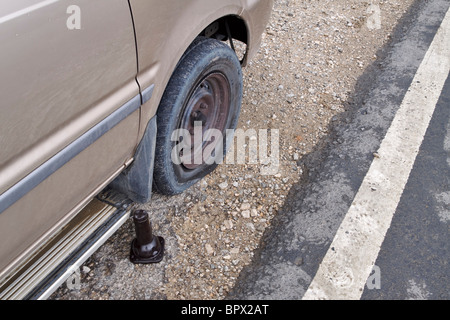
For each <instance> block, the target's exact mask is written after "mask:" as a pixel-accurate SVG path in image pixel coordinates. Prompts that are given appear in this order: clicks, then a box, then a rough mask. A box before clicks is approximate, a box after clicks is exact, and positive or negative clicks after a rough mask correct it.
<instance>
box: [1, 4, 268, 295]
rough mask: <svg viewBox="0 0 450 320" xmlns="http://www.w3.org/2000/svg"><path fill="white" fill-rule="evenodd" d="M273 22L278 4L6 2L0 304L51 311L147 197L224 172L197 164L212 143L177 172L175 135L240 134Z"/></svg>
mask: <svg viewBox="0 0 450 320" xmlns="http://www.w3.org/2000/svg"><path fill="white" fill-rule="evenodd" d="M271 9H272V0H165V1H156V0H129V1H126V0H74V1H65V0H14V1H2V3H1V4H0V43H1V50H0V97H1V102H0V298H1V299H45V298H47V297H48V296H49V295H50V294H51V293H52V292H53V291H54V290H55V289H56V288H58V286H59V285H61V283H63V282H64V281H65V279H67V277H69V276H70V275H71V274H72V273H73V272H74V270H76V269H77V268H79V266H80V265H81V264H82V263H83V262H84V261H85V260H86V259H87V258H88V257H89V256H90V255H91V254H92V253H93V252H94V250H96V249H97V248H98V247H99V246H100V245H101V244H102V243H104V242H105V240H106V239H107V238H108V237H109V236H110V235H111V234H112V233H113V232H115V231H116V230H117V229H118V228H119V227H120V225H122V224H123V223H124V222H125V221H126V220H127V219H128V218H129V217H130V211H131V208H132V207H133V203H145V202H148V201H150V199H151V194H152V186H153V190H154V189H155V188H156V189H157V191H159V192H161V193H163V194H168V195H171V194H177V193H181V192H183V191H184V190H186V189H187V188H189V187H190V186H192V185H193V184H194V183H196V182H197V181H199V180H200V179H201V178H202V177H204V176H205V175H207V174H209V173H210V172H211V171H212V170H214V168H215V166H216V165H217V162H216V161H215V162H214V163H211V162H209V161H205V159H203V160H202V161H200V162H198V161H190V160H192V159H194V158H195V157H196V156H197V154H198V153H199V152H200V153H201V152H202V151H205V148H208V147H210V145H208V144H207V143H204V144H202V145H201V146H200V150H198V148H193V151H192V157H191V156H188V157H187V156H186V154H182V152H180V153H179V154H178V156H179V157H180V159H181V161H178V162H177V161H174V159H173V157H172V156H173V154H172V153H173V150H175V149H174V146H175V145H176V142H177V141H178V142H181V141H182V139H181V138H180V139H178V140H176V139H174V137H173V132H175V131H177V129H182V130H184V131H185V132H194V131H196V130H199V128H200V130H203V131H202V132H207V130H208V129H216V130H219V131H220V132H225V131H226V130H227V129H234V128H235V127H236V124H237V121H238V116H239V112H240V107H241V99H242V92H243V90H242V70H241V67H242V66H245V65H246V63H247V61H248V60H249V59H251V58H252V56H254V54H255V53H256V51H257V50H258V48H259V45H260V41H261V35H262V33H263V31H264V29H265V27H266V24H267V22H268V19H269V16H270V13H271ZM236 43H242V45H244V44H245V47H244V53H243V54H242V55H239V58H238V54H236V53H235V50H234V49H235V44H236ZM224 137H226V135H224ZM223 139H224V140H223V141H222V142H223V143H224V145H223V146H224V148H223V149H224V150H226V143H227V142H228V140H227V139H226V138H223ZM185 142H186V141H185ZM216 142H217V141H216ZM211 143H212V142H211ZM214 150H217V149H214ZM211 155H213V154H211ZM214 156H217V154H215V155H214Z"/></svg>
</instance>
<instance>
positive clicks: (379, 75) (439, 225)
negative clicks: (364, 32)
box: [228, 0, 450, 300]
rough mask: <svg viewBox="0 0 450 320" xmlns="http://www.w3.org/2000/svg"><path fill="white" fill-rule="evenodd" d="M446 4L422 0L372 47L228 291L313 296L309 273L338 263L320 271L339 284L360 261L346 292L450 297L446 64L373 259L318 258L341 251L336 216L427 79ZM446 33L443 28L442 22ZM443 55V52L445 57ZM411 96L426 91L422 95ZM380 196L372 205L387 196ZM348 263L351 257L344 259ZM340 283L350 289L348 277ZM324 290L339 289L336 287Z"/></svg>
mask: <svg viewBox="0 0 450 320" xmlns="http://www.w3.org/2000/svg"><path fill="white" fill-rule="evenodd" d="M449 5H450V3H449V1H444V0H434V1H429V2H420V4H419V3H418V4H417V5H415V6H413V7H412V8H411V10H410V12H409V14H408V15H407V16H406V17H405V18H404V19H403V21H401V23H400V24H399V25H398V27H397V29H396V32H395V33H394V38H393V41H392V43H391V44H390V45H389V46H388V47H386V48H384V49H383V50H382V52H380V55H381V56H383V57H384V58H383V60H382V61H381V62H380V61H377V62H375V63H374V65H372V66H371V67H370V68H368V69H367V71H366V73H365V75H364V76H363V77H362V78H361V79H360V80H359V83H358V90H357V91H356V93H355V95H354V97H353V100H352V104H351V107H350V108H349V111H348V112H346V113H344V114H343V115H342V117H340V118H339V119H335V121H334V124H333V128H331V130H330V132H331V134H330V135H329V137H328V139H327V141H325V142H324V144H323V145H321V146H320V148H318V149H317V150H316V151H315V152H313V153H311V154H310V155H309V156H308V157H306V159H305V160H304V162H303V164H302V165H303V169H304V170H303V172H304V175H303V178H302V180H301V181H300V182H299V183H298V184H297V185H296V186H294V187H293V188H292V190H291V192H290V195H289V197H288V199H287V200H286V205H285V206H284V208H282V210H280V212H279V214H278V216H277V217H276V218H275V221H274V222H273V225H272V227H271V228H270V229H269V230H268V231H267V232H266V234H265V236H264V239H263V242H262V245H261V248H260V250H259V251H258V253H257V254H256V255H255V258H254V261H253V263H252V264H251V265H249V266H247V267H246V268H245V269H244V270H243V272H242V273H241V275H240V278H239V281H238V283H237V285H236V286H235V288H234V289H233V291H232V292H231V294H230V295H229V297H228V299H230V300H235V299H256V300H267V299H269V300H270V299H289V300H292V299H302V298H305V296H308V297H313V298H314V297H315V298H321V296H320V294H318V295H317V292H319V293H323V292H326V290H330V289H326V290H325V289H323V288H322V287H321V285H322V282H320V279H319V280H318V279H317V278H320V276H321V275H323V274H325V275H326V274H327V273H326V272H324V271H323V270H322V269H326V267H329V266H330V265H331V266H333V267H334V268H336V270H331V271H330V274H333V275H335V276H323V277H325V278H327V277H329V278H330V279H328V280H332V281H331V282H333V281H334V283H335V284H336V281H337V280H340V281H341V283H340V284H341V288H340V289H342V287H345V286H342V283H345V280H349V279H350V281H351V282H353V277H355V278H357V275H356V274H353V273H358V272H359V271H358V269H361V268H362V267H361V266H359V265H362V266H364V265H365V264H367V265H371V266H372V267H373V266H375V267H374V268H373V269H371V271H369V273H368V274H366V278H367V275H369V277H368V278H367V279H368V281H367V283H365V285H364V287H362V288H360V289H359V290H358V291H359V292H357V293H356V295H353V296H357V297H358V298H360V299H367V300H376V299H401V300H404V299H445V300H446V299H449V298H450V290H449V283H450V281H449V274H450V266H449V258H450V249H449V240H450V237H449V236H450V230H449V226H450V187H449V186H450V80H449V78H448V71H447V73H446V74H445V78H444V81H443V84H444V83H445V85H443V87H442V88H440V89H439V92H438V98H439V99H438V101H437V104H436V103H432V106H431V107H432V109H431V110H432V111H433V112H432V115H433V116H432V118H431V121H430V122H429V125H428V124H427V126H426V127H425V128H426V129H427V130H426V131H425V132H424V133H425V135H424V136H423V142H422V143H421V144H419V145H418V147H420V148H418V153H417V155H414V157H413V158H412V170H407V175H406V177H407V179H406V180H405V185H404V187H401V188H400V189H401V192H400V193H399V195H400V196H401V197H400V198H399V201H398V203H397V202H396V203H395V205H396V206H395V207H394V209H395V210H393V212H392V217H391V218H390V219H389V221H388V222H387V223H386V225H387V227H386V232H385V233H382V234H381V236H380V235H378V237H379V238H380V239H379V241H380V246H379V248H376V250H375V251H374V252H375V253H376V255H375V256H374V257H375V258H376V259H371V260H373V261H365V260H364V259H362V258H361V259H360V260H357V259H356V258H355V257H348V259H347V257H344V258H343V259H341V260H339V261H338V262H336V263H335V261H333V263H335V264H327V263H326V262H325V260H326V259H327V258H328V257H329V256H330V255H331V256H333V254H334V253H335V251H338V250H339V249H338V248H337V247H336V248H335V247H334V243H338V242H339V241H337V240H336V239H335V237H336V235H337V234H339V232H341V231H342V230H341V225H343V224H344V221H346V217H347V218H348V214H349V212H350V209H351V207H352V204H354V203H355V201H356V200H355V197H357V196H358V195H359V191H360V188H361V186H362V185H363V184H364V182H365V181H366V180H365V178H366V175H369V169H370V168H371V165H372V164H373V163H374V162H375V161H377V160H376V158H378V154H377V152H378V150H379V148H380V146H382V143H383V141H384V139H385V138H386V137H387V134H388V132H389V131H388V130H389V129H390V128H391V125H392V123H393V122H395V121H394V120H395V117H396V114H397V112H399V110H400V109H401V107H402V105H403V104H402V102H403V101H404V99H405V96H406V95H407V94H409V92H410V91H412V90H413V89H414V88H416V87H417V88H418V89H419V90H420V89H421V88H423V87H426V85H427V83H428V81H424V82H422V83H419V82H420V81H417V80H415V76H416V75H417V73H418V70H419V69H420V67H421V66H422V65H423V64H424V60H426V59H425V57H426V54H427V53H428V54H429V52H428V51H435V50H434V49H432V50H429V48H430V47H431V46H432V42H433V39H435V36H436V34H437V31H438V30H439V28H440V26H441V24H442V23H443V21H445V20H444V17H445V16H446V13H447V11H448V9H449ZM446 32H447V35H448V34H449V30H448V27H447V28H446ZM443 39H445V38H443ZM447 48H448V46H447ZM449 55H450V52H449V51H446V57H448V56H449ZM425 62H426V61H425ZM435 71H436V73H438V72H437V71H438V70H435ZM431 74H433V72H431ZM420 79H422V78H420ZM445 79H447V80H445ZM431 81H432V80H431V79H430V83H431ZM433 81H434V80H433ZM428 84H429V83H428ZM413 86H414V88H413ZM411 88H413V89H411ZM419 97H420V98H421V99H423V98H424V96H423V94H422V95H421V96H420V95H419ZM425 100H426V99H425ZM420 101H421V100H420V99H419V100H418V101H417V104H418V105H417V106H416V107H417V108H421V107H422V106H421V105H420V103H421V102H420ZM413 102H414V100H413ZM409 126H410V127H409V128H408V129H409V130H410V132H411V131H415V130H416V125H415V124H413V123H412V124H409ZM403 134H404V135H408V134H409V133H408V132H403ZM400 138H401V139H402V138H403V137H401V136H400ZM405 170H406V169H405ZM400 171H401V170H400ZM381 186H382V187H383V185H381ZM372 191H377V190H376V188H373V190H372ZM388 200H389V199H387V200H386V202H389V201H388ZM382 202H383V201H380V202H379V205H380V206H384V205H385V204H384V203H382ZM383 210H384V209H383ZM383 210H381V211H383ZM369 231H370V230H369ZM344 233H348V232H347V231H346V232H344ZM369 236H370V235H369ZM364 249H365V248H364V247H360V248H359V249H358V250H360V251H364ZM368 251H370V250H368ZM356 252H357V250H355V256H356V255H357V253H356ZM355 259H356V260H355ZM355 261H358V262H356V263H355ZM346 262H348V263H349V265H345V263H346ZM339 268H344V269H348V270H353V273H351V274H350V275H349V274H348V273H345V272H343V275H344V278H345V277H347V278H345V279H344V278H339V270H338V269H339ZM362 269H363V268H362ZM326 271H329V270H326ZM366 272H367V270H366ZM333 277H334V279H331V278H333ZM325 280H327V279H325ZM337 282H339V281H337ZM311 287H312V289H311ZM322 289H323V290H322ZM344 289H345V288H344ZM347 289H348V290H356V289H354V288H353V289H352V288H351V286H348V287H347ZM331 290H332V289H331ZM311 291H313V292H314V294H311ZM351 294H355V292H351ZM349 296H350V297H353V296H352V295H349ZM326 297H327V295H326V294H324V298H326ZM331 297H333V298H346V297H347V296H346V295H340V293H336V294H335V295H332V294H331Z"/></svg>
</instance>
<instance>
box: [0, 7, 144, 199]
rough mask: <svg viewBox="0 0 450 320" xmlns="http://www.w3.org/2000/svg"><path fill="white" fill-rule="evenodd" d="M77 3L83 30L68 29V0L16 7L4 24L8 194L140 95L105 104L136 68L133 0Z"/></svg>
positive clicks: (1, 164) (1, 93) (1, 159)
mask: <svg viewBox="0 0 450 320" xmlns="http://www.w3.org/2000/svg"><path fill="white" fill-rule="evenodd" d="M21 2H22V0H15V1H12V3H14V6H15V7H17V6H18V3H21ZM23 2H24V3H26V4H27V5H29V4H30V3H33V4H34V5H37V4H39V3H42V2H45V1H23ZM47 2H48V1H47ZM77 4H78V6H79V7H80V9H81V30H69V29H68V28H67V25H66V22H67V19H68V18H69V17H70V15H68V14H67V13H66V11H67V8H68V6H69V5H70V3H68V2H66V1H57V2H50V4H48V5H46V6H43V7H41V8H38V9H35V10H31V11H30V12H26V13H24V14H21V15H18V16H14V13H9V14H8V15H7V16H6V17H8V16H12V18H11V19H10V20H6V21H4V22H2V24H1V25H0V42H1V43H2V49H1V50H0V70H1V72H2V75H1V81H2V83H1V85H0V97H1V104H0V113H1V118H0V146H1V148H0V193H2V192H4V191H5V190H7V189H8V188H10V187H11V186H12V185H13V184H15V183H17V181H19V180H20V179H21V178H23V177H25V176H26V175H27V174H29V173H30V172H31V171H32V170H34V169H36V168H37V167H38V166H39V165H40V164H42V163H43V162H44V161H46V160H48V159H49V158H50V157H52V156H53V155H54V154H55V153H57V152H58V151H60V150H61V149H62V148H64V147H65V146H67V145H68V144H69V143H70V142H72V141H73V140H75V139H76V138H77V137H79V136H80V135H81V134H82V133H84V132H85V131H87V130H88V129H89V128H91V127H92V126H94V125H95V124H96V123H98V122H99V121H101V120H102V119H104V118H105V117H106V116H107V115H109V114H110V113H112V112H113V111H114V110H115V109H116V108H118V107H119V106H121V105H123V104H124V103H125V102H126V101H127V100H129V99H130V98H131V97H133V96H134V95H136V94H138V88H137V86H135V87H131V86H129V88H132V91H131V92H127V93H126V94H125V95H124V96H123V97H122V98H121V100H118V101H114V102H113V103H112V104H109V105H106V104H104V103H101V102H102V100H105V99H107V97H108V96H109V95H111V94H112V93H113V92H115V91H117V90H119V89H121V88H123V87H124V86H125V84H126V83H132V82H133V81H134V77H135V74H136V54H135V42H134V33H133V27H132V23H131V18H130V12H129V7H128V4H127V3H126V1H123V0H95V1H89V0H83V1H77ZM5 6H6V7H5ZM8 6H9V5H5V4H2V10H4V11H5V12H8V11H6V9H7V8H8ZM17 9H19V8H17ZM21 9H22V10H23V9H26V7H25V8H21ZM6 17H5V16H3V17H2V18H3V19H6ZM2 18H0V19H2Z"/></svg>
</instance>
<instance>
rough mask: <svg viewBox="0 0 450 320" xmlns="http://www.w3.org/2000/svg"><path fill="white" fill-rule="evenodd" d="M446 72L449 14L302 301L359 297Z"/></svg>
mask: <svg viewBox="0 0 450 320" xmlns="http://www.w3.org/2000/svg"><path fill="white" fill-rule="evenodd" d="M449 71H450V10H449V11H447V14H446V16H445V18H444V20H443V22H442V24H441V26H440V28H439V30H438V32H437V33H436V35H435V38H434V40H433V42H432V44H431V46H430V48H429V49H428V52H427V53H426V55H425V57H424V60H423V61H422V64H421V65H420V67H419V69H418V71H417V73H416V76H415V78H414V80H413V82H412V84H411V86H410V88H409V90H408V92H407V94H406V95H405V98H404V100H403V102H402V105H401V106H400V109H399V110H398V112H397V114H396V116H395V118H394V121H393V123H392V125H391V127H390V128H389V130H388V132H387V134H386V137H385V139H384V140H383V142H382V144H381V146H380V149H379V150H378V152H377V153H378V155H379V156H377V157H375V158H374V161H373V163H372V165H371V167H370V169H369V171H368V172H367V175H366V177H365V179H364V181H363V183H362V185H361V187H360V189H359V191H358V193H357V195H356V197H355V199H354V201H353V203H352V205H351V207H350V209H349V211H348V213H347V215H346V216H345V218H344V220H343V222H342V224H341V226H340V227H339V230H338V232H337V233H336V236H335V238H334V240H333V242H332V244H331V246H330V249H329V250H328V252H327V254H326V255H325V257H324V259H323V261H322V263H321V265H320V267H319V270H318V272H317V274H316V276H315V277H314V279H313V281H312V282H311V284H310V286H309V288H308V290H307V291H306V293H305V295H304V297H303V299H304V300H313V299H330V300H338V299H346V300H358V299H360V298H361V295H362V293H363V291H364V286H365V284H366V281H367V279H368V277H369V276H370V273H371V271H372V268H373V266H374V264H375V261H376V259H377V257H378V253H379V251H380V248H381V245H382V243H383V240H384V237H385V235H386V232H387V230H388V228H389V227H390V225H391V221H392V217H393V215H394V213H395V211H396V208H397V205H398V203H399V201H400V198H401V195H402V193H403V190H404V188H405V185H406V183H407V181H408V179H409V175H410V172H411V170H412V168H413V165H414V162H415V159H416V157H417V154H418V152H419V149H420V146H421V144H422V141H423V138H424V136H425V133H426V130H427V128H428V126H429V123H430V120H431V117H432V116H433V113H434V110H435V107H436V104H437V102H438V99H439V97H440V94H441V91H442V88H443V86H444V84H445V81H446V79H447V77H448V75H449ZM381 272H382V270H381Z"/></svg>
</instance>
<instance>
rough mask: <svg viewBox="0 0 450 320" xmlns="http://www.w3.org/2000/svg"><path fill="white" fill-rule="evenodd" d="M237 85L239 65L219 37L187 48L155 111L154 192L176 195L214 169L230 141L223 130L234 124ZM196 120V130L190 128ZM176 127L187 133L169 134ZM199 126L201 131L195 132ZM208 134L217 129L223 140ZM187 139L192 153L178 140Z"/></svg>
mask: <svg viewBox="0 0 450 320" xmlns="http://www.w3.org/2000/svg"><path fill="white" fill-rule="evenodd" d="M242 87H243V80H242V70H241V64H240V62H239V59H238V58H237V56H236V54H235V52H234V51H233V50H232V49H231V48H230V47H229V46H227V45H226V44H224V43H222V42H220V41H218V40H214V39H209V38H199V39H197V40H196V41H195V42H194V43H193V44H192V45H191V46H190V47H189V49H188V50H187V51H186V53H185V54H184V56H183V57H182V59H181V60H180V62H179V63H178V65H177V67H176V70H175V72H174V73H173V75H172V77H171V79H170V81H169V83H168V86H167V88H166V90H165V92H164V95H163V98H162V100H161V104H160V106H159V108H158V112H157V121H158V133H157V139H156V155H155V167H154V187H155V189H156V190H155V191H157V192H159V193H162V194H165V195H175V194H180V193H182V192H184V191H185V190H186V189H188V188H190V187H191V186H192V185H194V184H195V183H197V182H198V181H200V180H201V179H202V178H204V177H205V176H206V175H208V174H210V173H211V172H212V171H214V169H215V168H216V167H217V165H218V164H219V163H220V162H221V161H222V160H223V159H224V157H225V154H226V150H227V148H228V141H232V140H230V138H232V137H230V135H228V137H227V135H226V132H227V130H228V129H235V128H236V126H237V123H238V119H239V114H240V110H241V102H242ZM200 124H201V125H202V126H201V129H200V128H199V127H195V126H196V125H197V126H198V125H200ZM177 129H181V130H182V131H180V132H182V133H184V134H187V133H188V132H189V134H190V135H188V136H186V135H185V136H184V138H180V137H181V136H182V135H180V134H177V135H173V133H174V132H177V131H176V130H177ZM212 129H215V131H212ZM199 130H201V132H202V135H196V136H195V135H194V134H197V133H199V132H200V131H199ZM180 132H178V133H180ZM210 132H215V133H218V132H220V133H221V134H222V135H221V136H218V135H216V137H221V138H222V139H216V138H215V139H213V138H211V139H210V141H209V139H207V136H206V134H207V133H210ZM172 135H173V136H172ZM194 137H195V139H197V140H194ZM199 137H203V138H202V140H198V139H199ZM189 138H191V141H190V142H191V147H193V149H192V150H190V151H192V152H190V151H189V150H188V149H189V148H184V149H183V148H182V145H183V144H182V142H183V141H184V142H185V143H189V140H185V139H189ZM227 138H228V139H227ZM219 140H220V141H221V143H222V145H221V146H222V148H221V147H220V144H219V143H218V142H219ZM227 140H228V141H227ZM199 141H200V142H199ZM216 147H217V148H216ZM180 149H181V150H180ZM211 149H212V150H215V151H213V152H211ZM209 153H211V154H209ZM210 156H211V157H210ZM212 158H214V161H213V162H212V163H211V161H212ZM174 159H175V160H174Z"/></svg>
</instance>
